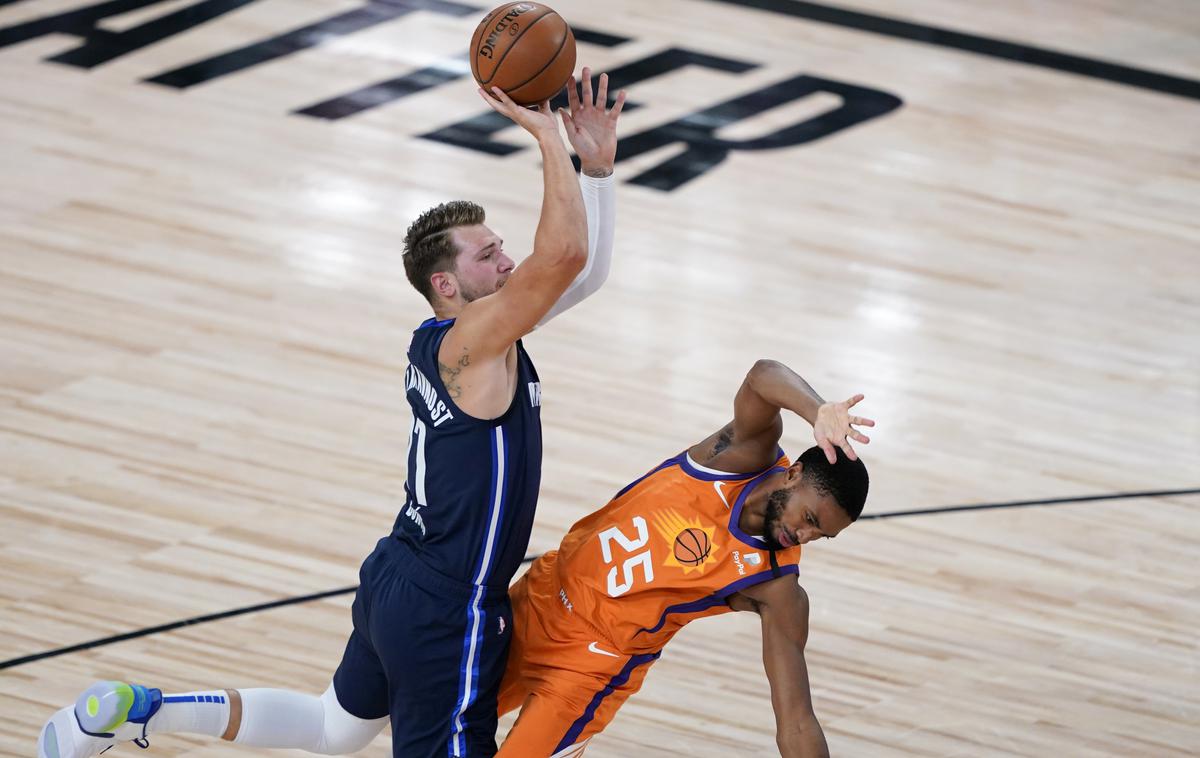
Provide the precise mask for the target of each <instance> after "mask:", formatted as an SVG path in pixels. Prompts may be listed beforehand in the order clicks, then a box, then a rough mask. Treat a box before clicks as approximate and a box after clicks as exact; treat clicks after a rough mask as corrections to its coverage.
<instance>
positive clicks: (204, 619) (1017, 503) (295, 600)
mask: <svg viewBox="0 0 1200 758" xmlns="http://www.w3.org/2000/svg"><path fill="white" fill-rule="evenodd" d="M1173 495H1176V496H1177V495H1200V487H1197V488H1193V489H1183V490H1148V491H1145V492H1119V493H1116V494H1112V495H1081V496H1079V497H1060V498H1053V499H1048V500H1014V501H1012V502H1008V503H982V504H977V505H950V506H946V507H943V508H927V509H924V510H919V511H895V512H892V513H870V514H867V515H865V516H859V519H858V520H859V521H870V520H874V519H885V518H899V517H900V516H927V515H930V514H938V513H960V512H962V511H985V510H995V509H1000V508H1026V507H1030V506H1035V505H1043V506H1044V505H1065V504H1069V503H1090V502H1097V501H1101V500H1130V499H1134V498H1145V497H1171V496H1173ZM536 558H537V556H536V555H529V556H526V557H525V558H524V559H523V560H522V561H521V563H522V564H525V563H532V562H533V561H534V559H536ZM356 589H358V587H357V586H354V587H342V588H340V589H336V590H326V591H325V592H317V593H315V594H312V595H301V596H299V597H289V598H284V599H282V600H272V601H271V602H269V603H260V604H258V605H250V606H246V607H245V608H234V609H233V610H229V611H222V612H220V613H210V614H208V615H207V616H196V617H195V618H190V619H184V620H182V621H173V622H171V623H170V624H162V625H160V626H150V627H146V628H145V629H138V630H136V631H132V632H126V633H125V634H117V635H114V636H112V637H102V638H100V639H98V640H91V641H90V642H81V643H79V644H78V645H71V646H70V647H60V648H58V649H55V650H46V651H44V652H41V653H34V654H33V655H26V656H23V657H21V658H12V659H10V660H7V661H0V670H3V669H8V668H12V667H14V666H20V665H22V664H25V663H33V662H34V661H41V660H45V659H46V658H56V657H58V656H60V655H66V654H67V653H77V652H79V651H81V650H91V649H92V648H97V647H104V646H105V645H111V644H113V643H114V642H124V641H125V640H133V639H137V638H138V637H147V636H149V635H151V634H159V633H160V632H169V631H172V630H174V629H181V628H183V627H185V626H194V625H196V624H206V623H208V622H210V621H220V620H221V619H228V618H233V617H235V616H244V615H246V614H248V613H257V612H259V611H269V610H271V609H273V608H283V607H285V606H289V605H298V604H300V603H308V602H312V601H313V600H324V599H325V598H329V597H336V596H338V595H349V594H350V593H352V592H354V591H355V590H356Z"/></svg>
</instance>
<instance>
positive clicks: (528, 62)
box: [471, 3, 575, 105]
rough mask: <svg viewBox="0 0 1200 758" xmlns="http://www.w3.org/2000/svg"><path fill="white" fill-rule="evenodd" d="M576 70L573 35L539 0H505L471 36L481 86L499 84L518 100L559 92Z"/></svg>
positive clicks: (543, 97)
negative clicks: (536, 0) (529, 0)
mask: <svg viewBox="0 0 1200 758" xmlns="http://www.w3.org/2000/svg"><path fill="white" fill-rule="evenodd" d="M574 70H575V35H574V34H573V33H572V32H571V27H569V26H567V22H566V21H564V20H563V18H562V16H560V15H558V14H557V13H555V12H554V10H553V9H551V8H548V7H546V6H545V5H542V4H541V3H505V4H504V5H501V6H500V7H499V8H496V9H495V10H493V11H492V12H491V13H489V14H487V16H485V17H484V19H483V21H480V22H479V26H478V27H476V28H475V33H474V34H473V35H471V74H472V75H474V77H475V81H477V82H479V86H480V87H483V88H484V89H485V90H488V91H489V92H490V91H491V88H492V87H499V88H500V89H502V90H504V92H505V93H506V94H507V95H508V96H509V97H511V98H512V99H513V102H515V103H517V104H518V105H536V104H537V103H540V102H542V101H543V100H549V99H550V98H551V97H553V96H554V95H556V94H558V92H559V91H561V90H562V88H563V87H564V86H566V84H567V79H568V78H569V77H570V76H571V72H572V71H574Z"/></svg>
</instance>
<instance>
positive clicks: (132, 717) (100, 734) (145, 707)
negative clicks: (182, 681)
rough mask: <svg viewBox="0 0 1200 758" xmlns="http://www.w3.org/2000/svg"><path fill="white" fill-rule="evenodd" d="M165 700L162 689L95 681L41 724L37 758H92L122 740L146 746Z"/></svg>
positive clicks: (148, 744) (148, 743) (141, 746)
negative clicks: (148, 730) (148, 728)
mask: <svg viewBox="0 0 1200 758" xmlns="http://www.w3.org/2000/svg"><path fill="white" fill-rule="evenodd" d="M162 702H163V700H162V690H157V689H151V688H149V687H142V686H139V685H136V684H125V683H124V682H96V683H95V684H93V685H92V686H91V687H88V688H87V689H86V690H84V691H83V694H82V695H80V696H79V698H78V699H77V700H76V701H75V705H74V706H67V707H66V708H63V709H62V710H61V711H59V712H57V713H55V714H54V715H53V716H51V717H50V720H49V721H47V722H46V725H45V726H44V727H42V734H41V736H39V737H38V758H89V756H93V755H98V754H100V753H103V752H104V751H105V750H108V749H109V748H110V747H112V746H113V745H116V744H117V743H120V742H133V744H135V745H137V746H138V747H140V748H147V747H149V746H150V742H149V741H148V740H147V739H146V724H147V722H148V721H149V720H150V717H151V716H153V715H154V714H156V713H158V709H159V708H161V707H162Z"/></svg>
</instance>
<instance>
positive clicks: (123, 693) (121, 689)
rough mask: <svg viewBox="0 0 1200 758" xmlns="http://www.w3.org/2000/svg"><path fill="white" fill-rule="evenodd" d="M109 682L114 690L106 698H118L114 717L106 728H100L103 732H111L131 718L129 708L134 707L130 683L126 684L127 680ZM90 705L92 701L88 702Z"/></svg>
mask: <svg viewBox="0 0 1200 758" xmlns="http://www.w3.org/2000/svg"><path fill="white" fill-rule="evenodd" d="M109 684H110V685H111V686H112V691H111V692H109V693H108V694H106V695H105V696H104V699H105V700H107V699H109V698H116V701H117V702H116V703H115V704H114V705H115V712H113V717H112V718H111V719H110V720H109V722H108V724H106V725H105V726H104V728H103V729H101V730H100V731H102V732H111V731H112V730H113V729H116V728H117V727H118V726H120V725H121V724H124V723H125V721H126V720H127V719H128V718H129V709H130V708H132V707H133V688H132V687H130V686H129V685H128V684H125V682H109ZM89 701H90V698H89ZM88 706H89V707H90V706H91V703H90V702H89V703H88ZM98 706H99V703H97V707H98Z"/></svg>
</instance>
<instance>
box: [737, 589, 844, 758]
mask: <svg viewBox="0 0 1200 758" xmlns="http://www.w3.org/2000/svg"><path fill="white" fill-rule="evenodd" d="M739 594H741V595H744V596H745V599H746V601H748V604H749V605H750V606H751V609H752V610H754V611H756V612H757V613H758V615H759V616H760V618H761V621H762V637H763V666H764V668H765V669H766V671H767V681H769V682H770V684H771V707H772V708H773V709H774V711H775V742H776V744H777V745H778V746H779V754H780V755H781V756H783V758H824V757H825V756H828V755H829V746H828V744H826V742H825V733H824V731H822V729H821V724H820V723H819V722H818V721H817V716H816V714H815V713H814V712H813V705H812V693H811V691H810V690H809V684H808V664H807V663H806V662H805V660H804V647H805V645H806V644H807V643H808V594H807V593H806V592H805V591H804V588H803V587H801V586H800V585H799V584H797V583H796V579H795V577H793V576H786V575H785V576H782V577H780V578H778V579H772V580H771V581H769V582H764V583H763V584H759V585H755V586H753V587H748V588H747V589H745V590H743V591H742V592H741V593H739ZM743 603H744V604H745V601H743ZM735 607H737V605H736V604H735Z"/></svg>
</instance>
